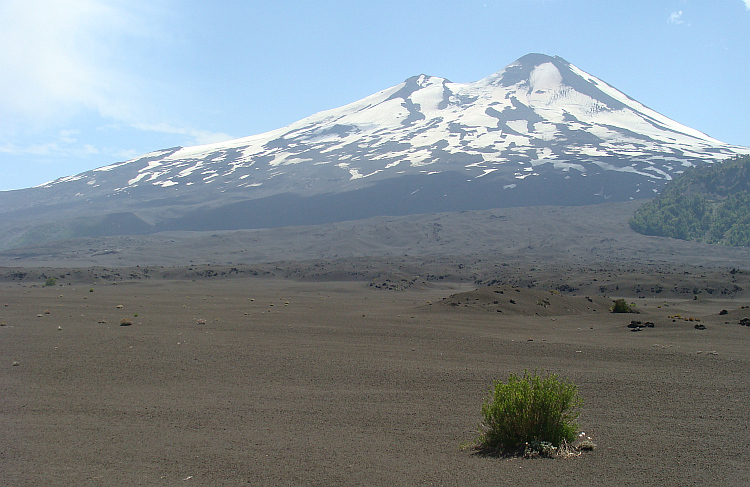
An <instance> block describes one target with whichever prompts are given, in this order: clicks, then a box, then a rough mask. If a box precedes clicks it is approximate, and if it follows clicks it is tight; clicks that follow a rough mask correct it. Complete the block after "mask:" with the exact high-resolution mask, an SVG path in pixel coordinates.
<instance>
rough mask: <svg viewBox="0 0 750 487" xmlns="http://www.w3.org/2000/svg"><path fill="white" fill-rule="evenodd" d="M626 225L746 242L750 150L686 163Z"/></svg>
mask: <svg viewBox="0 0 750 487" xmlns="http://www.w3.org/2000/svg"><path fill="white" fill-rule="evenodd" d="M630 227H631V228H632V229H633V230H635V231H636V232H638V233H642V234H644V235H658V236H662V237H673V238H679V239H682V240H696V241H701V242H706V243H717V244H722V245H731V246H750V156H740V157H735V158H733V159H730V160H728V161H725V162H717V163H714V164H707V165H704V166H700V167H691V168H689V169H687V170H686V171H685V172H684V173H682V174H681V175H680V176H678V177H677V178H675V179H674V180H673V181H670V182H669V183H667V185H666V186H665V187H664V190H663V191H662V192H661V194H660V195H659V196H657V197H656V198H654V199H653V200H651V201H650V202H648V203H646V204H644V205H643V206H642V207H641V208H639V209H638V210H637V211H636V212H635V215H634V216H633V218H631V219H630Z"/></svg>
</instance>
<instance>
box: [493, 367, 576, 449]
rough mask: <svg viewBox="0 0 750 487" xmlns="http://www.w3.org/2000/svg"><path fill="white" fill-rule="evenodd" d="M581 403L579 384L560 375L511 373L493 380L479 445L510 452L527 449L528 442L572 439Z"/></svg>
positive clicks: (553, 444)
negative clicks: (565, 379)
mask: <svg viewBox="0 0 750 487" xmlns="http://www.w3.org/2000/svg"><path fill="white" fill-rule="evenodd" d="M581 403H582V401H581V399H580V398H579V397H578V387H577V386H576V385H575V384H573V383H571V382H567V381H564V380H560V379H559V378H558V376H557V375H554V374H551V375H547V376H546V377H542V376H540V375H539V374H538V373H537V372H534V373H533V374H531V373H529V372H528V371H526V372H524V375H523V377H518V376H517V375H515V374H510V375H509V376H508V380H507V382H502V381H495V382H494V383H493V385H492V387H490V395H489V397H487V398H485V400H484V403H483V404H482V416H484V422H483V424H482V425H481V426H480V430H481V436H480V438H479V447H480V448H482V449H486V450H492V451H497V452H503V453H506V454H510V453H523V452H524V450H525V449H527V447H528V445H545V446H546V445H547V444H549V445H551V446H550V448H552V447H559V446H560V445H561V444H563V443H572V442H573V441H574V440H575V438H576V432H577V430H578V425H577V424H576V422H575V421H576V419H577V418H578V412H577V410H576V409H577V408H578V407H579V406H580V405H581Z"/></svg>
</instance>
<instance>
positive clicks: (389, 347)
mask: <svg viewBox="0 0 750 487" xmlns="http://www.w3.org/2000/svg"><path fill="white" fill-rule="evenodd" d="M92 289H93V292H92V291H91V290H92ZM494 290H496V289H482V290H480V291H478V292H468V293H466V291H468V288H457V287H456V286H437V285H435V286H427V287H426V288H425V289H415V288H412V289H409V290H407V291H400V292H398V291H383V290H378V289H376V288H374V287H373V286H369V285H367V284H366V283H360V282H349V283H340V282H328V283H324V282H314V283H305V282H295V281H289V280H278V279H268V278H266V279H264V278H238V279H218V280H214V281H211V280H207V279H203V280H198V281H170V280H156V279H154V280H151V281H148V282H145V281H141V282H136V283H122V282H120V283H117V284H112V283H97V284H96V285H82V284H80V285H70V286H57V287H29V286H27V285H19V284H6V285H4V286H3V287H2V298H3V303H2V305H3V307H2V308H0V314H1V316H2V318H1V321H2V324H3V326H0V335H1V336H0V377H1V378H2V381H1V383H2V395H1V396H0V397H2V399H0V403H1V404H2V422H3V424H4V425H5V426H4V432H5V435H4V441H3V445H2V450H1V451H0V454H1V455H2V463H3V473H2V484H3V485H16V486H32V485H33V486H36V485H191V484H192V485H248V484H249V485H321V486H323V485H498V484H500V485H520V484H527V485H541V484H543V483H544V484H546V483H549V482H553V483H554V484H555V485H576V486H578V485H685V484H694V483H698V484H707V485H730V484H735V485H742V484H746V483H747V482H748V481H750V467H748V465H747V462H745V460H744V457H743V456H742V455H741V454H738V452H737V448H738V445H743V444H744V443H745V442H746V440H747V435H748V433H749V432H748V421H747V415H748V410H747V404H748V400H750V385H749V384H748V381H747V380H746V371H747V369H748V366H750V351H749V350H748V346H747V344H748V340H750V327H747V326H740V325H739V324H737V321H736V320H737V317H738V316H739V315H742V314H745V311H750V310H746V309H743V308H742V306H745V305H746V304H747V303H748V301H746V300H741V299H734V300H732V299H725V300H703V299H699V300H692V299H690V300H678V299H667V300H663V299H659V300H655V299H640V300H635V301H636V304H637V307H638V309H639V310H640V311H641V312H640V314H637V315H630V314H628V315H619V314H618V315H616V314H612V313H608V312H607V310H606V309H605V308H606V306H607V304H608V301H610V300H609V299H605V298H601V297H594V298H592V300H593V301H594V302H593V303H589V302H588V301H587V300H586V299H585V297H582V296H578V297H573V296H561V295H558V294H554V293H551V292H549V291H546V294H545V292H539V291H536V290H529V289H528V288H512V287H511V288H505V289H504V292H503V294H499V293H494ZM451 295H453V296H452V297H451ZM492 295H494V296H505V297H508V296H513V298H512V299H514V300H515V301H516V304H515V305H512V304H510V303H508V305H505V304H502V305H500V306H499V307H502V308H503V311H504V312H503V313H498V312H497V311H496V310H493V309H490V308H491V307H492V306H497V305H493V304H492V301H490V300H489V297H492ZM443 298H445V299H443ZM469 299H471V300H472V304H471V305H469V306H464V305H463V304H461V305H460V306H451V305H450V304H451V303H453V302H457V303H458V302H460V303H463V302H464V301H465V300H469ZM477 299H478V300H479V301H477ZM508 299H511V298H508ZM544 299H548V300H549V302H550V303H551V304H550V306H549V307H548V308H544V307H543V306H541V305H539V304H538V302H543V300H544ZM587 303H588V304H587ZM509 306H518V307H520V308H521V311H516V312H515V313H510V312H505V310H506V309H508V307H509ZM586 308H590V309H586ZM722 309H727V310H728V313H727V315H719V312H720V311H721V310H722ZM541 310H545V314H546V311H547V310H548V311H550V314H548V315H543V314H542V313H539V311H541ZM552 311H554V312H555V314H553V313H551V312H552ZM746 314H748V315H750V313H746ZM537 315H539V316H537ZM727 316H731V317H732V318H731V321H730V320H728V319H726V318H727ZM123 319H126V320H129V321H130V322H132V325H130V326H120V322H121V320H123ZM633 319H637V320H644V321H646V320H648V321H651V322H654V323H655V326H654V327H653V328H644V329H643V330H642V331H640V332H633V331H631V328H628V327H627V324H629V323H630V321H631V320H633ZM691 319H692V321H691ZM697 320H700V321H697ZM726 321H729V322H728V323H725V322H726ZM698 323H701V324H704V325H705V326H706V327H707V328H706V329H705V330H698V329H696V328H695V324H698ZM14 364H15V365H14ZM524 369H540V370H543V371H552V372H555V373H559V374H561V375H563V376H564V377H567V378H570V379H571V380H573V381H574V382H575V383H577V384H578V385H579V388H580V393H581V395H582V397H583V398H584V400H585V404H584V406H583V408H582V411H581V417H580V425H581V428H582V430H583V431H585V432H586V433H587V434H588V435H590V436H592V437H593V439H594V441H595V442H596V443H597V445H598V449H597V450H595V451H594V452H590V453H586V454H584V455H582V456H581V457H578V458H574V459H569V460H562V459H557V460H522V459H497V458H490V457H482V456H478V455H476V454H474V453H473V452H472V451H471V450H462V449H461V448H460V445H461V443H462V442H468V441H471V440H472V439H473V438H474V437H475V436H476V425H477V423H478V422H479V421H480V419H481V418H480V414H479V411H480V404H481V401H482V397H483V395H484V394H485V392H486V391H487V389H488V387H489V385H490V384H491V382H492V381H493V380H494V379H504V378H506V377H507V374H508V373H510V372H515V373H520V372H522V371H523V370H524Z"/></svg>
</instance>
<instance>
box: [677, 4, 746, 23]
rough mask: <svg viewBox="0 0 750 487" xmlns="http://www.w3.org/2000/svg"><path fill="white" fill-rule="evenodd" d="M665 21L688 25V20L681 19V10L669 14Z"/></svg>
mask: <svg viewBox="0 0 750 487" xmlns="http://www.w3.org/2000/svg"><path fill="white" fill-rule="evenodd" d="M746 1H748V2H750V0H746ZM667 22H669V23H670V24H675V25H686V26H690V23H689V22H685V21H684V20H682V10H678V11H676V12H672V13H671V14H670V15H669V18H668V19H667Z"/></svg>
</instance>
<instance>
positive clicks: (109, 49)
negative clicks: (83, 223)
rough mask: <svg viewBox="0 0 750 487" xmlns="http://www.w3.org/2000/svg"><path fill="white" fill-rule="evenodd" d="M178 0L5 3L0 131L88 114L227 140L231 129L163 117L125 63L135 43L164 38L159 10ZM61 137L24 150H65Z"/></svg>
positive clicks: (0, 14)
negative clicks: (220, 130) (194, 125)
mask: <svg viewBox="0 0 750 487" xmlns="http://www.w3.org/2000/svg"><path fill="white" fill-rule="evenodd" d="M169 1H171V0H157V1H154V0H2V1H0V46H2V49H0V73H2V74H1V75H0V113H2V114H3V117H0V135H2V134H5V135H6V138H7V136H8V135H9V134H12V133H18V132H22V131H29V130H42V129H44V130H47V129H50V128H52V127H56V126H57V127H59V126H64V125H68V122H69V121H70V120H71V119H72V118H74V117H76V116H78V115H80V114H96V115H98V116H99V117H100V118H101V119H103V123H112V122H113V123H115V124H119V125H121V126H124V127H133V128H138V129H140V130H151V131H154V132H158V133H173V134H181V135H185V136H187V137H190V138H191V140H188V141H187V143H195V144H203V143H208V142H215V141H219V140H227V139H229V138H230V137H229V136H228V135H226V134H218V133H212V132H209V131H205V130H200V129H195V128H190V127H187V128H184V127H179V125H180V123H174V121H172V124H171V125H168V124H164V123H160V121H161V120H165V119H166V120H171V119H172V118H173V117H170V116H168V115H165V114H160V113H157V112H155V111H154V109H153V108H152V107H153V103H151V102H150V97H152V96H153V92H154V91H156V90H155V86H154V85H153V82H152V81H150V80H149V79H147V78H146V77H143V76H140V75H138V74H134V73H133V72H131V71H129V70H128V68H126V67H123V62H122V61H123V59H124V58H128V57H129V56H130V57H132V45H133V44H135V43H139V42H140V43H143V41H148V42H159V41H162V40H163V39H164V38H163V34H162V33H161V32H160V30H162V29H160V26H159V17H160V16H159V12H160V10H159V9H160V8H162V6H163V5H164V4H165V3H167V2H169ZM65 143H66V142H65V141H64V140H62V139H61V140H56V141H54V142H50V143H49V144H43V145H41V146H38V147H30V146H29V147H26V148H25V149H24V148H22V147H17V146H13V145H10V146H9V145H5V150H3V149H2V148H0V152H6V153H7V152H9V151H10V150H13V151H15V150H20V151H23V152H28V151H36V152H44V151H56V150H62V147H61V145H60V144H65Z"/></svg>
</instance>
